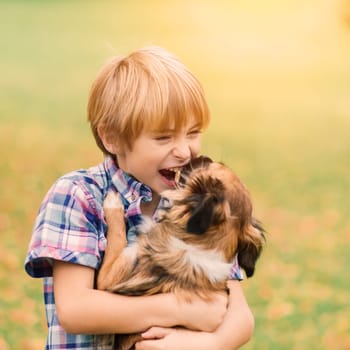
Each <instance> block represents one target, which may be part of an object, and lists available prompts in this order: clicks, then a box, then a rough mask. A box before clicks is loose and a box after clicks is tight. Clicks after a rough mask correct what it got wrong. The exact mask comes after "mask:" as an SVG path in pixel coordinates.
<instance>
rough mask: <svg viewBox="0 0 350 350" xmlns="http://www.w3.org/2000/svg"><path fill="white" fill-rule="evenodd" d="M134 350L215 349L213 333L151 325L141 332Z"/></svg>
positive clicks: (216, 344)
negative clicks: (139, 339)
mask: <svg viewBox="0 0 350 350" xmlns="http://www.w3.org/2000/svg"><path fill="white" fill-rule="evenodd" d="M142 337H143V340H141V341H139V342H137V343H136V345H135V349H136V350H162V349H166V350H183V349H191V350H217V349H219V344H218V342H217V339H216V338H215V333H207V332H196V331H190V330H188V329H181V328H162V327H152V328H151V329H149V330H148V331H146V332H144V333H143V334H142Z"/></svg>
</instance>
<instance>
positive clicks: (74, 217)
mask: <svg viewBox="0 0 350 350" xmlns="http://www.w3.org/2000/svg"><path fill="white" fill-rule="evenodd" d="M101 203H102V199H101V200H100V201H98V200H96V198H95V196H94V194H93V193H92V191H91V189H89V188H88V187H86V186H85V185H84V183H83V182H76V181H72V180H71V179H69V178H68V179H64V178H62V179H60V180H58V181H57V182H56V184H55V185H54V186H53V187H52V188H51V189H50V191H49V192H48V193H47V195H46V197H45V199H44V201H43V203H42V206H41V208H40V210H39V214H38V216H37V219H36V222H35V225H34V230H33V236H32V239H31V242H30V245H29V250H28V254H27V258H26V261H25V269H26V271H27V273H28V274H29V275H30V276H32V277H48V276H52V261H53V259H55V260H60V261H65V262H70V263H76V264H80V265H85V266H89V267H92V268H94V269H96V268H98V266H99V265H100V263H101V259H102V257H101V251H104V250H105V248H106V244H107V243H106V238H105V231H106V226H105V222H104V219H103V211H102V208H101Z"/></svg>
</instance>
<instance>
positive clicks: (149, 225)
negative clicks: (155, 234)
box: [137, 216, 156, 233]
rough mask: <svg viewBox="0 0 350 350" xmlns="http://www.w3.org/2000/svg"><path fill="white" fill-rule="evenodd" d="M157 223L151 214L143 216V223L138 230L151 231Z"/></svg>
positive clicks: (141, 231) (142, 231)
mask: <svg viewBox="0 0 350 350" xmlns="http://www.w3.org/2000/svg"><path fill="white" fill-rule="evenodd" d="M155 224H156V223H155V221H154V220H152V218H150V217H149V216H143V217H142V222H141V224H140V225H138V226H137V232H140V233H147V232H151V230H152V229H153V226H154V225H155Z"/></svg>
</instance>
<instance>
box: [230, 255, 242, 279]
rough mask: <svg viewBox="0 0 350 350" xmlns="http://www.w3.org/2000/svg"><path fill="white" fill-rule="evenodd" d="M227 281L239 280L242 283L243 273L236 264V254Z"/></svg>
mask: <svg viewBox="0 0 350 350" xmlns="http://www.w3.org/2000/svg"><path fill="white" fill-rule="evenodd" d="M229 279H231V280H239V281H242V280H243V279H244V276H243V273H242V269H241V267H240V266H239V264H238V256H237V254H236V256H235V258H234V260H233V264H232V267H231V273H230V277H229Z"/></svg>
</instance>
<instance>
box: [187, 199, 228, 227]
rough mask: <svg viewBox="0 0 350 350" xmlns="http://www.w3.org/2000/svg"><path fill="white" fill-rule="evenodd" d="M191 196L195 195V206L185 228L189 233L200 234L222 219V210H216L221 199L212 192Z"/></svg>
mask: <svg viewBox="0 0 350 350" xmlns="http://www.w3.org/2000/svg"><path fill="white" fill-rule="evenodd" d="M193 197H196V200H195V202H196V203H197V206H196V207H195V208H194V210H193V212H192V214H191V216H190V218H189V220H188V221H187V227H186V229H187V232H189V233H196V234H202V233H205V232H206V231H207V230H208V229H209V228H210V227H211V226H213V225H217V224H219V223H220V222H221V221H222V220H223V218H224V217H223V213H222V211H218V210H217V206H218V205H219V204H220V203H222V202H223V200H222V198H221V197H217V196H215V195H214V194H204V195H203V194H196V195H194V196H193Z"/></svg>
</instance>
